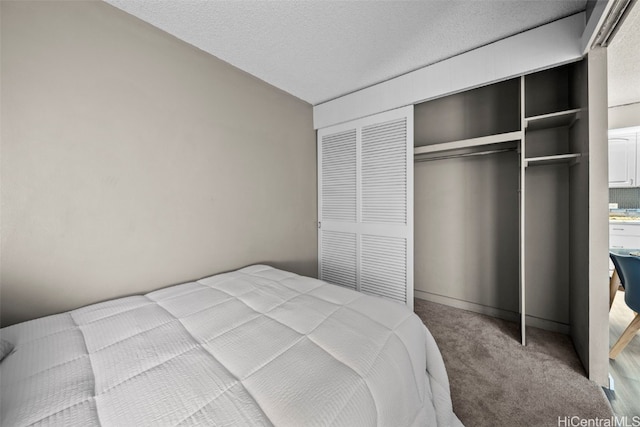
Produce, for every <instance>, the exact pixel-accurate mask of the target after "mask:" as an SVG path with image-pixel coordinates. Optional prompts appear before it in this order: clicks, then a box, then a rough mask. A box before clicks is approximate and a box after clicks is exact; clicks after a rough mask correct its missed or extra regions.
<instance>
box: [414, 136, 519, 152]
mask: <svg viewBox="0 0 640 427" xmlns="http://www.w3.org/2000/svg"><path fill="white" fill-rule="evenodd" d="M520 140H522V131H519V130H518V131H515V132H507V133H499V134H496V135H489V136H481V137H479V138H471V139H462V140H459V141H451V142H443V143H441V144H432V145H423V146H421V147H415V148H414V149H413V154H414V155H418V154H426V153H436V152H439V151H449V150H457V149H461V148H471V147H479V146H482V145H491V144H499V143H502V142H511V141H520Z"/></svg>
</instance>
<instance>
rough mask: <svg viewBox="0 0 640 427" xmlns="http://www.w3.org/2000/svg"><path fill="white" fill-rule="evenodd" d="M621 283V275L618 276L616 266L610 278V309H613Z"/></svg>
mask: <svg viewBox="0 0 640 427" xmlns="http://www.w3.org/2000/svg"><path fill="white" fill-rule="evenodd" d="M620 284H621V283H620V277H618V272H617V271H616V269H615V268H614V269H613V274H612V275H611V280H609V311H611V306H612V305H613V300H614V299H615V298H616V293H617V292H618V287H619V286H620Z"/></svg>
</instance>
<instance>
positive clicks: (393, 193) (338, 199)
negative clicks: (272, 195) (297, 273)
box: [318, 107, 413, 307]
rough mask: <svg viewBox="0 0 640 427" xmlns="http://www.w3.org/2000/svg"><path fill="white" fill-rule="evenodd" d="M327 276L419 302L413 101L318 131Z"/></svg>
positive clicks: (323, 272)
mask: <svg viewBox="0 0 640 427" xmlns="http://www.w3.org/2000/svg"><path fill="white" fill-rule="evenodd" d="M318 197H319V199H318V208H319V212H318V218H319V230H318V243H319V247H318V251H319V259H320V263H319V274H320V278H322V279H323V280H326V281H328V282H330V283H335V284H338V285H342V286H346V287H349V288H352V289H356V290H358V291H361V292H365V293H370V294H375V295H380V296H383V297H386V298H389V299H393V300H396V301H399V302H402V303H405V304H408V305H409V306H411V307H413V107H405V108H401V109H397V110H393V111H389V112H386V113H381V114H377V115H375V116H370V117H366V118H364V119H360V120H356V121H352V122H349V123H345V124H342V125H338V126H333V127H330V128H325V129H320V130H319V131H318Z"/></svg>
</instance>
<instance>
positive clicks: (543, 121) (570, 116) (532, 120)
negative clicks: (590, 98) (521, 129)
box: [524, 108, 581, 130]
mask: <svg viewBox="0 0 640 427" xmlns="http://www.w3.org/2000/svg"><path fill="white" fill-rule="evenodd" d="M580 111H581V109H580V108H574V109H572V110H565V111H559V112H557V113H551V114H543V115H540V116H533V117H527V118H525V119H524V120H525V128H526V129H527V130H538V129H550V128H557V127H562V126H571V125H572V124H573V123H574V122H575V121H576V120H578V119H579V118H580Z"/></svg>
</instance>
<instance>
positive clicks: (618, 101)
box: [607, 2, 640, 107]
mask: <svg viewBox="0 0 640 427" xmlns="http://www.w3.org/2000/svg"><path fill="white" fill-rule="evenodd" d="M639 4H640V3H638V2H636V4H635V5H634V6H633V9H631V12H630V14H629V15H628V16H627V19H625V20H624V23H623V24H622V27H621V28H620V30H619V31H618V33H617V34H616V35H615V37H614V39H613V42H612V43H611V44H610V45H609V48H608V51H607V59H608V66H609V106H610V107H615V106H618V105H625V104H632V103H634V102H640V6H639Z"/></svg>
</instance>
